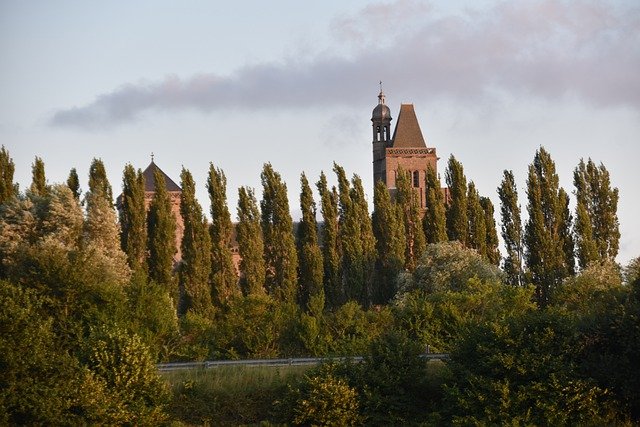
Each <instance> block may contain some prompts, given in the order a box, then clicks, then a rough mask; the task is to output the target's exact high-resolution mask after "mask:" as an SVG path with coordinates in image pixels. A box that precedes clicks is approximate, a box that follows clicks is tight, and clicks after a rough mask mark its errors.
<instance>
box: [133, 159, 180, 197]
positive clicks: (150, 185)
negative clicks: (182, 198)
mask: <svg viewBox="0 0 640 427" xmlns="http://www.w3.org/2000/svg"><path fill="white" fill-rule="evenodd" d="M156 169H158V170H159V171H160V174H161V175H162V176H163V177H164V183H165V188H166V189H167V191H182V189H181V188H180V187H178V184H176V183H175V182H173V180H172V179H171V178H169V176H168V175H167V174H166V173H164V172H163V170H162V169H160V168H159V167H158V165H156V164H155V163H154V162H153V160H152V161H151V163H149V166H147V168H146V169H145V170H144V172H142V176H144V191H148V192H155V191H156V183H155V179H153V173H154V171H155V170H156Z"/></svg>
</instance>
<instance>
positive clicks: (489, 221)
mask: <svg viewBox="0 0 640 427" xmlns="http://www.w3.org/2000/svg"><path fill="white" fill-rule="evenodd" d="M480 205H481V206H482V210H483V211H484V220H485V221H484V224H485V230H486V231H487V239H486V244H487V259H488V260H489V262H490V263H491V264H494V265H500V250H499V249H498V245H499V244H500V242H499V241H498V231H497V230H496V220H495V218H494V216H493V215H494V212H495V210H494V207H493V203H492V202H491V199H489V198H488V197H480Z"/></svg>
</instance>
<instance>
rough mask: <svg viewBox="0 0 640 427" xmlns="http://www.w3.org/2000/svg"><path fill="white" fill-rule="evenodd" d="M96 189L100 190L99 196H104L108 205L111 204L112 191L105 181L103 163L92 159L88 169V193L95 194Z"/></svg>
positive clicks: (107, 181) (105, 172)
mask: <svg viewBox="0 0 640 427" xmlns="http://www.w3.org/2000/svg"><path fill="white" fill-rule="evenodd" d="M98 189H100V191H101V194H103V195H104V197H105V198H106V199H107V200H108V201H109V203H113V190H112V189H111V184H109V180H108V179H107V171H106V169H105V167H104V163H103V162H102V159H95V158H94V159H93V161H92V162H91V166H90V167H89V191H90V192H92V193H96V192H97V191H98Z"/></svg>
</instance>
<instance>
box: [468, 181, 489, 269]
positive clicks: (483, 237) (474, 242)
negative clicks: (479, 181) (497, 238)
mask: <svg viewBox="0 0 640 427" xmlns="http://www.w3.org/2000/svg"><path fill="white" fill-rule="evenodd" d="M467 220H468V228H467V247H469V248H472V249H475V250H476V251H477V252H478V254H479V255H480V256H481V257H483V258H484V259H488V256H487V227H486V222H485V212H484V209H482V205H481V204H480V194H479V193H478V190H477V189H476V185H475V184H474V182H473V181H470V182H469V186H468V191H467Z"/></svg>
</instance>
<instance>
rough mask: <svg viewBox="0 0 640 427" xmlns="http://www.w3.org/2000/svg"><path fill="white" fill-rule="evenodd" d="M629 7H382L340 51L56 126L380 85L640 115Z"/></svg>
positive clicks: (284, 101)
mask: <svg viewBox="0 0 640 427" xmlns="http://www.w3.org/2000/svg"><path fill="white" fill-rule="evenodd" d="M632 3H633V2H629V3H628V4H625V3H612V2H605V1H584V2H562V1H556V0H531V1H523V2H509V3H500V4H498V5H496V6H494V7H492V8H491V9H489V10H482V11H481V10H476V11H467V12H466V13H465V14H464V15H461V16H439V15H437V14H435V13H434V12H433V9H432V8H431V7H429V5H427V4H424V3H420V2H416V1H411V0H398V1H396V2H395V3H390V4H382V3H381V4H377V5H373V6H367V7H366V8H365V9H363V10H362V11H361V12H360V13H359V14H356V15H353V16H349V17H344V18H341V19H339V20H336V21H334V23H333V25H332V27H331V31H332V34H334V35H335V37H337V38H338V40H337V43H336V45H337V46H339V47H338V48H336V51H335V52H333V53H327V52H326V51H325V52H324V53H321V54H318V55H317V56H315V57H314V58H313V59H311V60H307V61H304V62H297V61H295V60H284V61H282V62H274V63H263V64H255V65H250V66H245V67H243V68H240V69H238V70H237V71H236V72H235V73H233V74H232V75H228V76H221V75H216V74H213V73H212V74H201V75H196V76H193V77H191V78H187V79H181V78H178V77H176V76H169V77H167V78H165V79H164V81H160V82H139V83H135V84H126V85H123V86H121V87H119V88H117V89H115V90H114V91H112V92H110V93H106V94H102V95H99V96H97V97H96V99H95V100H94V101H93V102H91V103H90V104H87V105H84V106H80V107H74V108H69V109H64V110H59V111H57V112H56V113H55V114H54V115H53V117H52V119H51V124H52V125H53V126H75V127H84V128H94V127H109V126H112V125H115V124H118V123H122V122H127V121H132V120H135V119H136V118H137V117H139V115H140V114H141V113H144V112H146V111H153V110H176V109H196V110H201V111H204V112H209V111H213V110H216V109H230V108H236V109H252V110H260V109H272V108H277V109H300V108H309V107H328V106H337V105H346V104H353V103H358V102H366V100H370V99H371V98H372V96H371V87H372V82H375V81H376V80H377V79H378V78H380V77H381V76H385V77H384V78H385V79H386V80H387V81H390V82H391V83H392V84H394V92H397V94H399V95H400V96H408V95H410V96H411V98H412V99H434V100H437V99H443V98H446V99H450V100H452V101H454V102H457V103H459V104H460V105H470V104H471V105H472V104H473V103H475V102H478V100H481V99H484V98H485V97H487V96H491V94H492V93H496V92H498V93H506V94H509V95H511V96H514V97H516V98H518V97H534V98H540V99H547V100H556V99H561V98H564V97H572V98H576V99H579V100H581V101H583V102H586V103H590V104H592V105H594V106H596V107H611V106H613V107H618V106H624V107H630V108H633V109H636V110H640V78H639V77H638V76H639V75H640V7H639V6H638V5H634V4H632ZM385 18H386V19H385ZM396 86H397V87H398V90H396Z"/></svg>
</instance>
